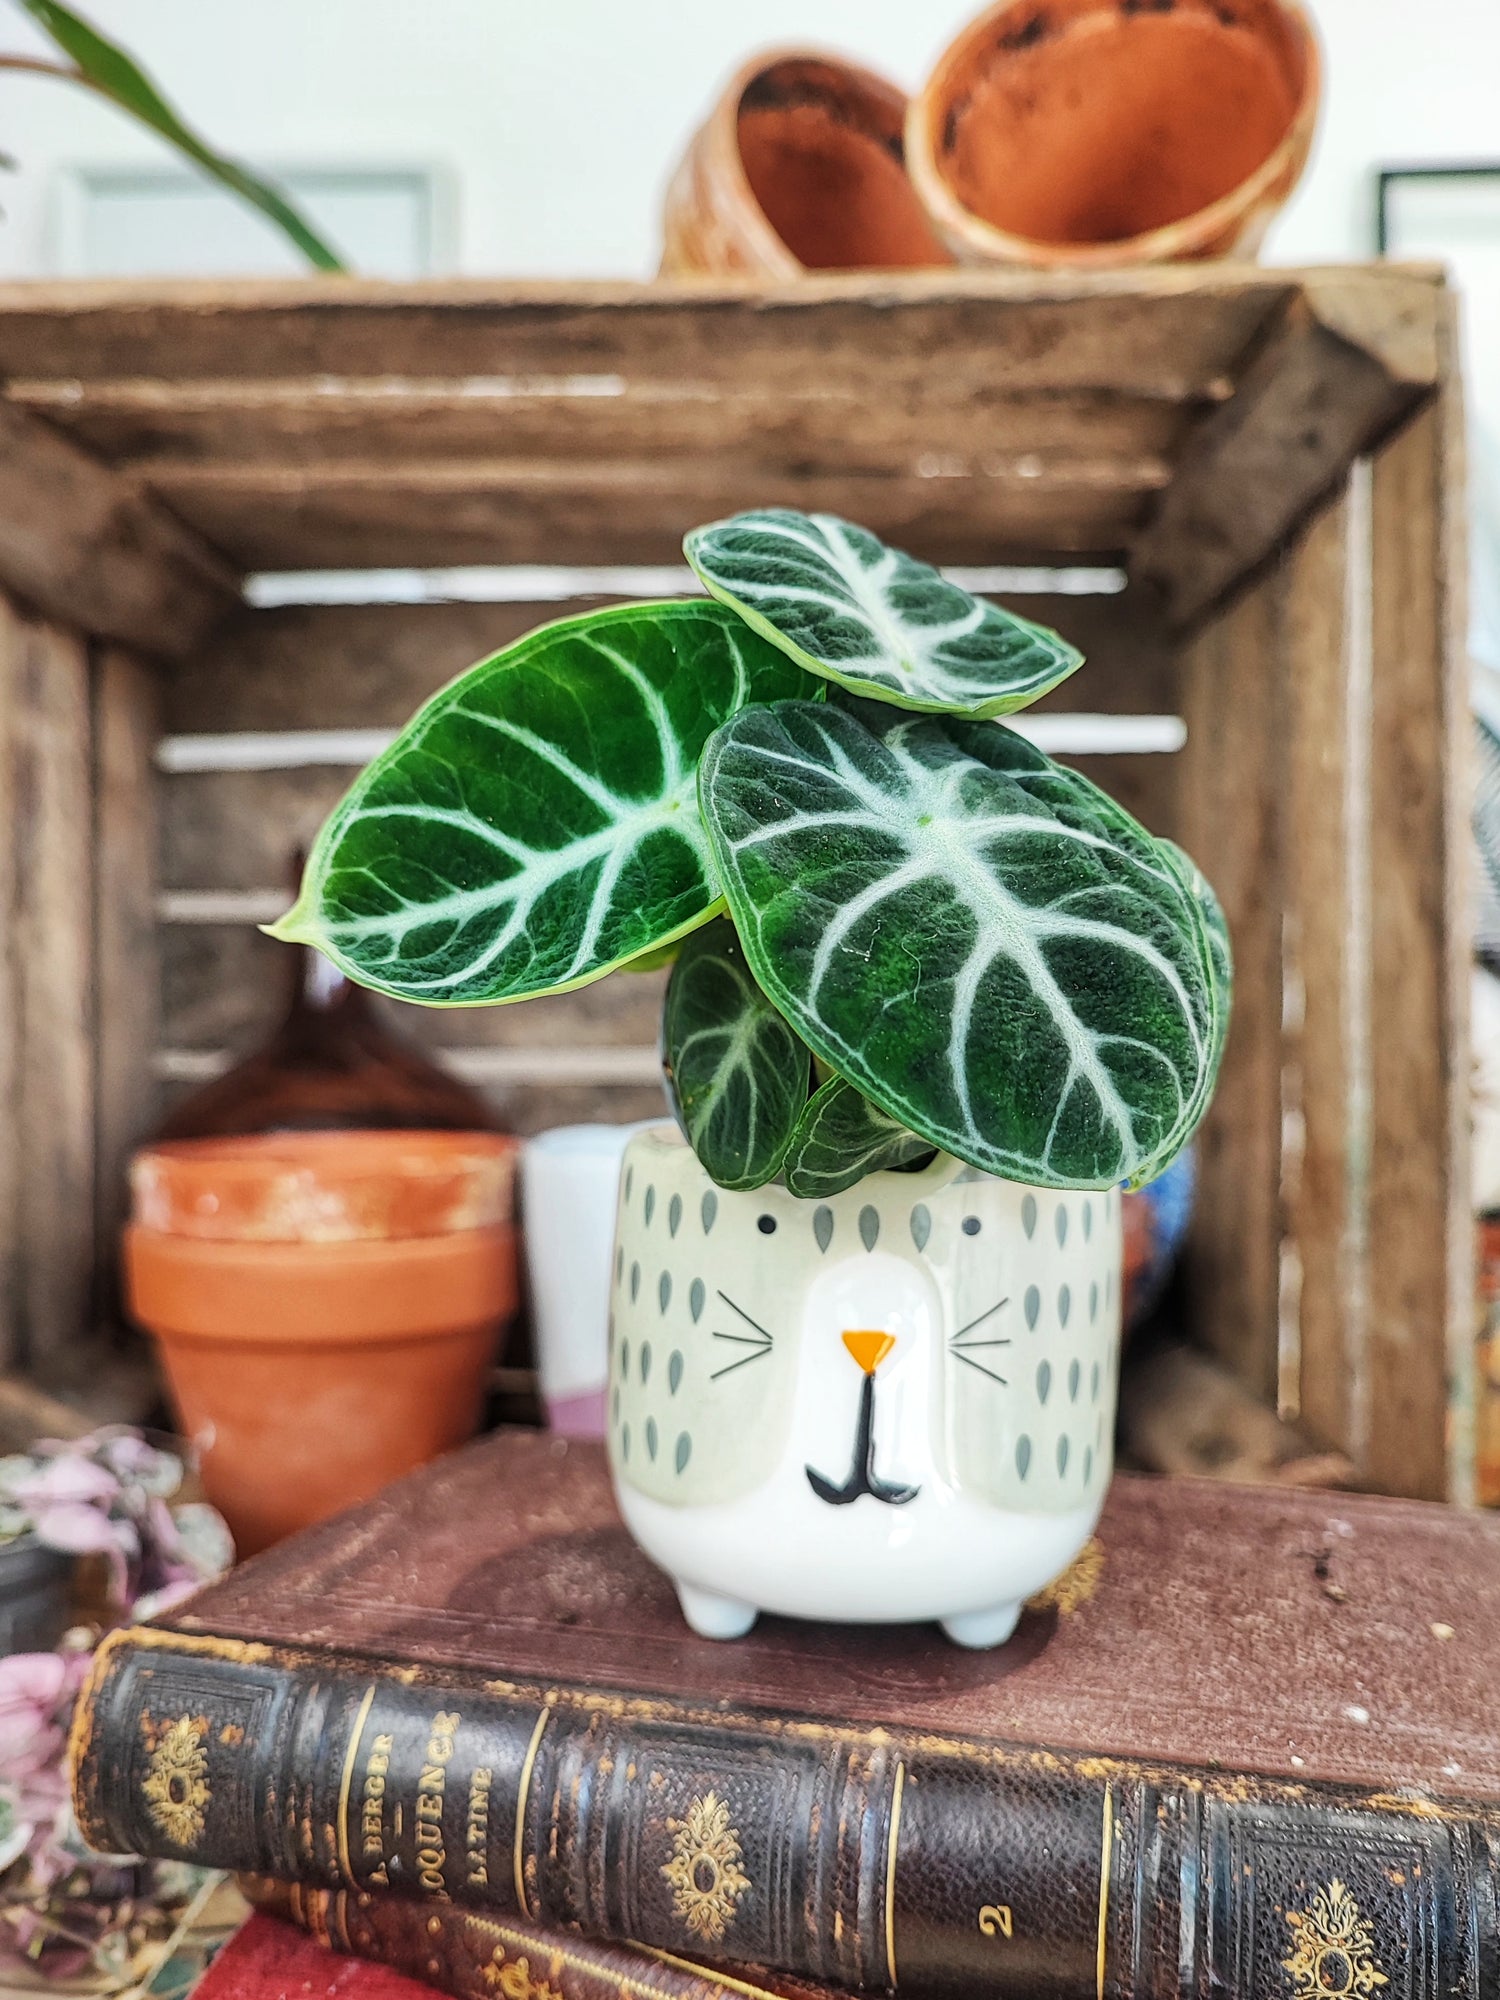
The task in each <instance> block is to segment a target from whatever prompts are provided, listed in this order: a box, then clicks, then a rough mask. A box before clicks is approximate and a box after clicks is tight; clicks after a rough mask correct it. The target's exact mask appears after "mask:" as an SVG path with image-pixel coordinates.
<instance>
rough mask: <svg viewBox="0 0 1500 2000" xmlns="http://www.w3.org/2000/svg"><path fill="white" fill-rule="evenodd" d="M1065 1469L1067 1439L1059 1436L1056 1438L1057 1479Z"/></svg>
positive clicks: (1066, 1467) (1066, 1463)
mask: <svg viewBox="0 0 1500 2000" xmlns="http://www.w3.org/2000/svg"><path fill="white" fill-rule="evenodd" d="M1067 1469H1068V1440H1067V1439H1066V1438H1065V1437H1060V1438H1059V1439H1058V1440H1057V1476H1058V1478H1059V1479H1061V1478H1062V1476H1063V1474H1064V1473H1065V1472H1066V1471H1067Z"/></svg>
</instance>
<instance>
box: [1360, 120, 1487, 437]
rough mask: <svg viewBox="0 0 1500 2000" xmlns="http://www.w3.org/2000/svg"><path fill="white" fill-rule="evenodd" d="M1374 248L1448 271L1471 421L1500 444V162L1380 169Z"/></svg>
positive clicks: (1436, 164)
mask: <svg viewBox="0 0 1500 2000" xmlns="http://www.w3.org/2000/svg"><path fill="white" fill-rule="evenodd" d="M1375 247H1376V249H1377V251H1378V252H1379V254H1380V255H1381V256H1382V257H1391V258H1396V259H1402V260H1425V259H1431V258H1435V259H1437V260H1438V261H1439V262H1441V263H1443V264H1446V265H1447V267H1448V270H1449V274H1450V276H1451V278H1452V280H1453V282H1454V283H1455V284H1456V285H1457V287H1458V289H1459V291H1460V293H1461V294H1462V297H1463V319H1464V349H1465V352H1464V381H1465V391H1466V394H1467V397H1468V401H1469V411H1470V417H1471V421H1472V422H1473V423H1474V424H1475V425H1476V426H1477V428H1478V430H1479V431H1480V433H1481V434H1482V435H1483V436H1485V437H1486V438H1487V439H1488V440H1490V442H1491V444H1495V443H1496V442H1500V159H1495V160H1471V161H1445V162H1441V163H1432V164H1417V163H1412V164H1406V165H1396V166H1388V167H1380V168H1378V169H1377V171H1376V202H1375Z"/></svg>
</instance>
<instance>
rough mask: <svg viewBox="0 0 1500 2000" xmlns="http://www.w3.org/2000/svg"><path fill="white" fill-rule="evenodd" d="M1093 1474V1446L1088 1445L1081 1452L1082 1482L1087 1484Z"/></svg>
mask: <svg viewBox="0 0 1500 2000" xmlns="http://www.w3.org/2000/svg"><path fill="white" fill-rule="evenodd" d="M1093 1476H1094V1447H1093V1446H1092V1445H1090V1446H1089V1447H1088V1448H1087V1450H1086V1451H1085V1452H1084V1454H1083V1483H1084V1485H1085V1486H1087V1485H1088V1483H1089V1481H1090V1480H1091V1479H1092V1478H1093Z"/></svg>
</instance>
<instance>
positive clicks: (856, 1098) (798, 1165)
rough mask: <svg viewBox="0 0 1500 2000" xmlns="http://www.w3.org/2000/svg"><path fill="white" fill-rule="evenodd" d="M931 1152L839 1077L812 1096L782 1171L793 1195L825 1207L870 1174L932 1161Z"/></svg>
mask: <svg viewBox="0 0 1500 2000" xmlns="http://www.w3.org/2000/svg"><path fill="white" fill-rule="evenodd" d="M932 1150H933V1149H932V1146H931V1145H930V1144H929V1142H928V1141H927V1140H926V1139H919V1138H918V1137H917V1135H916V1133H915V1132H910V1131H908V1130H907V1128H906V1127H905V1126H904V1125H901V1124H898V1123H897V1121H896V1120H895V1119H894V1118H889V1117H887V1116H886V1114H885V1112H883V1111H882V1110H881V1109H880V1108H879V1106H878V1105H874V1104H872V1103H871V1102H870V1100H869V1098H868V1097H865V1096H863V1095H862V1094H861V1093H860V1092H859V1091H857V1090H856V1089H855V1088H854V1086H853V1084H850V1083H845V1081H844V1079H843V1078H842V1077H839V1076H836V1077H833V1078H831V1079H830V1080H829V1081H828V1082H827V1083H825V1084H824V1085H823V1087H822V1088H821V1089H820V1090H818V1091H815V1092H814V1094H813V1096H812V1098H811V1099H810V1101H809V1102H808V1105H807V1108H806V1110H805V1111H804V1112H803V1113H802V1116H801V1117H800V1118H799V1119H798V1121H797V1129H796V1131H795V1133H794V1134H793V1135H792V1143H791V1145H790V1146H789V1147H788V1149H787V1155H786V1163H785V1167H784V1170H783V1171H784V1173H785V1177H786V1184H787V1186H788V1188H790V1190H791V1191H792V1193H793V1194H796V1195H801V1196H803V1197H804V1198H805V1199H806V1200H808V1201H826V1200H827V1198H828V1197H829V1196H830V1195H835V1194H841V1193H842V1192H843V1190H844V1189H845V1188H847V1187H853V1186H854V1184H855V1182H856V1181H860V1180H863V1179H864V1177H865V1175H866V1174H873V1173H878V1172H879V1171H880V1170H881V1169H883V1168H889V1167H907V1166H912V1165H914V1164H915V1162H917V1161H918V1160H930V1159H931V1158H932Z"/></svg>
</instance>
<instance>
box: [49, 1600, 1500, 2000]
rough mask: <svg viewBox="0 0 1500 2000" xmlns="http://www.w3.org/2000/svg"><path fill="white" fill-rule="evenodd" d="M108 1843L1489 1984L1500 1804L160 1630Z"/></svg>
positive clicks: (598, 1924)
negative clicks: (542, 1683) (1491, 1808)
mask: <svg viewBox="0 0 1500 2000" xmlns="http://www.w3.org/2000/svg"><path fill="white" fill-rule="evenodd" d="M75 1783H76V1798H77V1806H78V1812H79V1818H80V1823H81V1825H82V1827H83V1830H84V1832H85V1835H86V1836H87V1838H89V1839H90V1840H91V1841H92V1842H93V1843H94V1844H96V1845H98V1846H101V1847H104V1848H107V1849H111V1850H114V1851H116V1852H119V1851H138V1852H144V1853H147V1854H156V1855H166V1856H174V1857H181V1858H183V1859H186V1860H192V1861H196V1862H200V1863H204V1864H208V1865H211V1866H215V1867H224V1868H233V1869H238V1870H244V1871H251V1872H254V1873H258V1874H263V1875H271V1876H276V1877H279V1878H281V1879H283V1880H287V1881H293V1880H296V1881H302V1882H304V1883H308V1884H311V1885H315V1886H316V1885H321V1886H326V1887H329V1888H343V1889H348V1890H353V1891H355V1892H356V1893H357V1892H360V1891H372V1892H379V1891H397V1892H400V1893H403V1894H407V1895H413V1896H425V1897H429V1898H432V1899H434V1900H435V1901H436V1902H437V1903H439V1904H444V1903H452V1904H457V1905H461V1906H467V1907H469V1908H473V1909H480V1910H488V1911H491V1912H493V1913H497V1914H510V1915H514V1916H517V1917H519V1918H521V1919H523V1920H524V1921H526V1922H528V1923H536V1924H541V1925H544V1926H546V1927H547V1928H548V1929H549V1930H552V1931H564V1932H567V1931H571V1932H575V1933H582V1934H583V1935H585V1936H589V1937H593V1938H596V1939H600V1940H617V1941H621V1942H630V1941H634V1942H637V1943H639V1944H643V1945H646V1946H648V1947H654V1948H656V1949H658V1950H661V1951H664V1952H669V1953H673V1954H680V1955H687V1956H692V1957H706V1958H709V1959H720V1958H723V1959H730V1960H735V1961H754V1962H756V1963H759V1964H763V1965H768V1966H774V1967H778V1968H782V1969H784V1970H786V1971H788V1972H792V1973H796V1974H799V1975H802V1976H803V1977H806V1978H810V1979H813V1980H817V1981H820V1982H824V1981H826V1982H830V1983H833V1984H836V1985H843V1986H848V1987H852V1988H857V1989H867V1990H881V1989H891V1988H896V1989H899V1990H901V1991H902V1992H908V1993H912V1994H916V1995H924V1994H925V1995H931V1996H933V2000H947V1996H953V1997H954V2000H959V1996H963V2000H990V1997H991V1996H992V2000H1022V1996H1037V2000H1209V1996H1212V2000H1274V1996H1281V1995H1285V1996H1290V2000H1302V1996H1309V2000H1311V1996H1317V2000H1323V1996H1327V1995H1354V1996H1360V2000H1398V1997H1399V2000H1494V1996H1496V1995H1497V1994H1500V1930H1497V1909H1500V1814H1496V1813H1491V1812H1488V1811H1481V1810H1476V1811H1461V1810H1449V1809H1446V1808H1439V1807H1438V1806H1437V1805H1436V1804H1434V1803H1433V1802H1432V1801H1431V1800H1429V1799H1425V1798H1421V1797H1416V1796H1391V1795H1384V1794H1379V1793H1372V1792H1365V1791H1360V1790H1358V1789H1356V1788H1354V1787H1347V1786H1332V1785H1322V1784H1319V1785H1312V1784H1287V1783H1280V1782H1271V1781H1261V1780H1257V1779H1254V1778H1248V1777H1242V1776H1233V1777H1231V1776H1228V1775H1226V1774H1223V1773H1213V1772H1210V1771H1204V1770H1186V1769H1182V1768H1173V1767H1170V1766H1160V1767H1156V1766H1149V1765H1143V1764H1137V1763H1128V1762H1124V1761H1119V1760H1112V1759H1107V1758H1098V1757H1088V1756H1080V1755H1078V1754H1076V1753H1067V1754H1063V1753H1056V1752H1051V1751H1047V1750H1043V1749H1027V1748H1022V1747H1017V1746H1014V1745H1009V1744H1007V1745H998V1744H975V1743H973V1742H964V1741H962V1740H958V1739H950V1738H944V1737H928V1736H921V1735H917V1734H915V1733H913V1732H910V1731H894V1730H893V1731H887V1730H880V1729H870V1730H866V1731H863V1732H861V1731H858V1730H855V1729H851V1728H846V1727H838V1726H833V1725H828V1724H823V1723H814V1722H799V1721H797V1720H795V1719H787V1718H776V1717H769V1716H766V1715H764V1714H757V1713H748V1712H746V1713H735V1712H725V1711H723V1710H719V1709H715V1708H712V1707H709V1706H705V1707H703V1708H695V1707H692V1706H690V1705H688V1704H685V1703H679V1702H662V1701H660V1700H645V1699H632V1698H630V1697H629V1696H624V1695H622V1696H618V1697H613V1696H608V1695H604V1694H600V1693H598V1692H590V1693H583V1692H574V1693H569V1692H567V1691H563V1690H559V1689H555V1688H554V1689H547V1688H544V1687H532V1686H527V1685H523V1684H520V1683H511V1682H501V1681H494V1680H486V1679H485V1678H483V1677H482V1676H480V1675H479V1674H477V1673H476V1674H465V1673H463V1672H458V1671H445V1672H444V1673H443V1674H442V1675H441V1676H434V1675H432V1674H430V1673H427V1672H423V1671H421V1670H416V1669H411V1668H396V1667H381V1666H379V1665H378V1664H373V1663H368V1664H367V1663H362V1662H360V1661H359V1660H357V1659H353V1658H349V1657H344V1658H342V1659H332V1658H330V1657H329V1656H327V1655H322V1656H318V1655H312V1654H302V1653H298V1652H297V1651H295V1650H294V1649H290V1648H282V1647H268V1646H262V1645H254V1644H249V1643H242V1642H235V1641H228V1640H220V1639H207V1638H204V1639H196V1638H191V1637H188V1636H185V1635H180V1634H170V1633H165V1632H158V1631H152V1630H149V1629H148V1630H142V1631H137V1632H134V1633H124V1634H120V1635H117V1636H116V1638H115V1639H114V1640H112V1641H111V1642H109V1643H108V1644H107V1646H106V1648H105V1649H104V1651H103V1654H102V1657H101V1660H100V1662H99V1664H98V1665H97V1667H96V1669H95V1674H94V1678H93V1681H92V1682H91V1685H90V1689H89V1690H88V1693H87V1695H86V1698H85V1700H84V1702H83V1704H82V1706H81V1709H80V1715H79V1720H78V1724H77V1733H76V1737H75Z"/></svg>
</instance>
